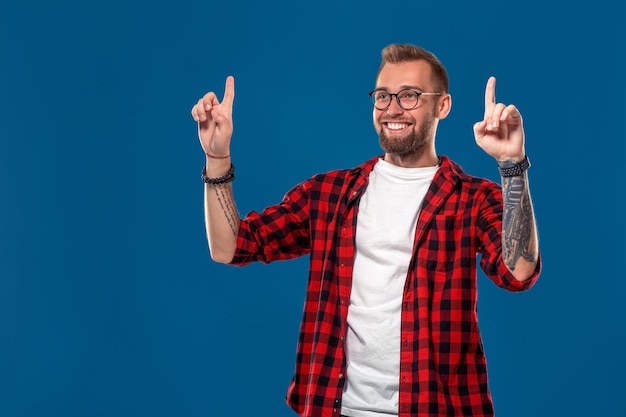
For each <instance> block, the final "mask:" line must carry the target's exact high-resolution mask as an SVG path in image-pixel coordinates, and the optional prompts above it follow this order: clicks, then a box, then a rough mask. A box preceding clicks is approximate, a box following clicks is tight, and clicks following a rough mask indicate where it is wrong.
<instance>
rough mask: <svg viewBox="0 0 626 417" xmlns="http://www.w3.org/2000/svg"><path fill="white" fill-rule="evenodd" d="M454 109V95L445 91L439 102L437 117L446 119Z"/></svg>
mask: <svg viewBox="0 0 626 417" xmlns="http://www.w3.org/2000/svg"><path fill="white" fill-rule="evenodd" d="M450 109H452V96H451V95H450V94H449V93H445V94H444V95H443V96H442V97H440V98H439V102H438V103H437V119H439V120H441V119H445V118H446V117H447V116H448V113H450Z"/></svg>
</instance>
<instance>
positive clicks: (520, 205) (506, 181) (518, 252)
mask: <svg viewBox="0 0 626 417" xmlns="http://www.w3.org/2000/svg"><path fill="white" fill-rule="evenodd" d="M502 194H503V198H504V214H503V218H502V255H503V257H504V263H505V264H506V266H507V267H508V268H509V269H510V270H511V271H513V270H515V264H516V263H517V261H518V260H519V258H520V257H521V258H524V260H526V261H528V262H535V261H536V260H537V253H536V251H535V250H534V249H533V247H531V244H532V243H533V242H531V240H532V239H533V229H534V216H533V208H532V204H531V201H530V193H529V191H528V184H527V176H526V174H524V175H522V176H519V177H505V178H502Z"/></svg>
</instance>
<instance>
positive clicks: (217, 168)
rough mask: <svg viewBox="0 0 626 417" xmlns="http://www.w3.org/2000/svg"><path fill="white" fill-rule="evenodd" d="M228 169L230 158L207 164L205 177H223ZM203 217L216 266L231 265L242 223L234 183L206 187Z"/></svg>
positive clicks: (207, 185)
mask: <svg viewBox="0 0 626 417" xmlns="http://www.w3.org/2000/svg"><path fill="white" fill-rule="evenodd" d="M229 167H230V158H229V159H226V160H219V161H214V160H211V161H210V163H209V161H207V166H206V175H207V176H208V177H209V178H218V177H221V176H223V175H224V174H225V173H226V172H227V171H228V169H229ZM204 215H205V226H206V233H207V239H208V242H209V249H210V251H211V258H213V260H214V261H216V262H222V263H228V262H230V261H231V260H232V258H233V256H234V254H235V249H236V246H237V234H238V233H239V222H240V217H239V213H238V212H237V207H236V205H235V200H234V197H233V187H232V183H231V182H229V183H226V184H205V186H204Z"/></svg>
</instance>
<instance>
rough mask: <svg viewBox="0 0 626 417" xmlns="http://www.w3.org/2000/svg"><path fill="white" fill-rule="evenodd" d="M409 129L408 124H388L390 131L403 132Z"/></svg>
mask: <svg viewBox="0 0 626 417" xmlns="http://www.w3.org/2000/svg"><path fill="white" fill-rule="evenodd" d="M405 127H407V124H406V123H387V128H388V129H389V130H401V129H404V128H405Z"/></svg>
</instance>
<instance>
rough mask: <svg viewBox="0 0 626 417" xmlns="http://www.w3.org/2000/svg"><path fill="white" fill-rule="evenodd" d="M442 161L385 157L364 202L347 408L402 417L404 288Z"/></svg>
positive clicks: (372, 416)
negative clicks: (412, 163) (415, 163)
mask: <svg viewBox="0 0 626 417" xmlns="http://www.w3.org/2000/svg"><path fill="white" fill-rule="evenodd" d="M438 168H439V167H438V166H434V167H426V168H402V167H398V166H396V165H393V164H390V163H388V162H385V161H384V160H382V159H381V160H380V161H378V162H377V163H376V165H375V166H374V169H373V170H372V172H371V173H370V177H369V184H368V186H367V189H366V190H365V193H364V194H363V196H362V197H361V201H360V203H359V213H358V217H357V227H356V252H355V259H354V272H353V277H352V292H351V296H350V307H349V309H348V332H347V334H346V343H345V348H346V358H347V364H348V367H347V374H346V385H345V389H344V393H343V400H342V410H341V414H345V415H346V416H351V417H377V416H380V415H381V414H382V415H387V414H388V415H390V416H397V414H398V387H399V375H400V315H401V309H402V294H403V292H404V284H405V280H406V275H407V272H408V267H409V262H410V260H411V256H412V252H413V241H414V237H415V227H416V226H417V216H418V214H419V212H420V208H421V206H422V202H423V200H424V196H425V195H426V192H427V191H428V188H429V187H430V184H431V182H432V179H433V177H434V175H435V173H436V172H437V169H438Z"/></svg>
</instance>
